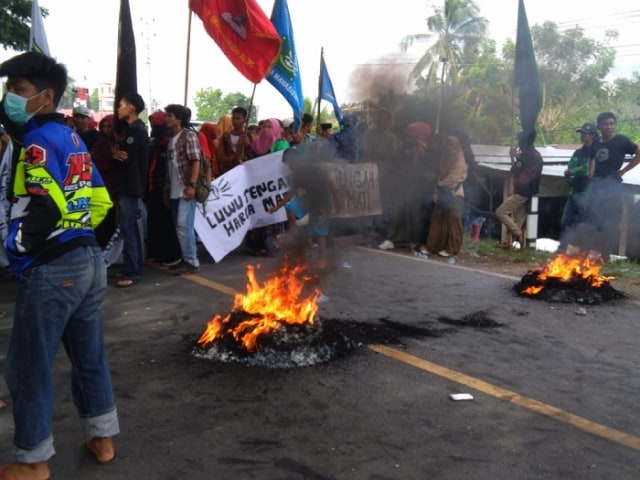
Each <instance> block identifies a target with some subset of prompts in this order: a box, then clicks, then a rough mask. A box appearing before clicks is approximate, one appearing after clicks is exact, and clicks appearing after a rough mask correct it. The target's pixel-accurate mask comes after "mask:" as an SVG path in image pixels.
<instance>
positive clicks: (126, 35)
mask: <svg viewBox="0 0 640 480" xmlns="http://www.w3.org/2000/svg"><path fill="white" fill-rule="evenodd" d="M136 68H137V63H136V39H135V36H134V35H133V25H132V23H131V10H130V8H129V0H120V17H119V20H118V60H117V66H116V87H115V93H114V98H113V108H114V111H115V114H116V118H118V112H117V110H118V102H119V101H120V99H121V98H122V94H123V93H125V92H137V91H138V76H137V70H136Z"/></svg>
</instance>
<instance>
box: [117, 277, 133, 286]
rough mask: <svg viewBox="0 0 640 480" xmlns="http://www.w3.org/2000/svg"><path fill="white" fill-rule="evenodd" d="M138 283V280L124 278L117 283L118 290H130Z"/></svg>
mask: <svg viewBox="0 0 640 480" xmlns="http://www.w3.org/2000/svg"><path fill="white" fill-rule="evenodd" d="M136 283H138V280H134V279H133V278H122V279H120V280H118V282H117V283H116V287H117V288H129V287H132V286H134V285H135V284H136Z"/></svg>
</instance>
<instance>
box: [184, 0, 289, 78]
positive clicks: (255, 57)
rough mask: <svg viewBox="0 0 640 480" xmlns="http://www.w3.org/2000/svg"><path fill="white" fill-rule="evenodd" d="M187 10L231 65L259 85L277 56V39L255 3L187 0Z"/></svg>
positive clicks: (252, 1)
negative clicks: (200, 21)
mask: <svg viewBox="0 0 640 480" xmlns="http://www.w3.org/2000/svg"><path fill="white" fill-rule="evenodd" d="M189 8H190V9H191V11H192V12H194V13H195V14H196V15H198V17H200V19H201V20H202V24H203V25H204V28H205V30H206V31H207V33H208V34H209V36H211V38H213V40H214V41H215V42H216V43H217V44H218V46H219V47H220V49H221V50H222V52H223V53H224V54H225V55H226V56H227V58H228V59H229V60H230V61H231V63H232V64H233V65H234V66H235V67H236V68H237V69H238V70H239V71H240V73H242V75H244V76H245V77H246V78H248V79H249V80H250V81H251V82H253V83H259V82H260V81H261V80H262V79H263V78H264V77H265V76H266V75H267V72H268V71H269V69H270V68H271V66H272V65H273V62H274V61H275V60H276V58H277V57H278V54H279V53H280V42H281V40H280V36H279V35H278V32H277V31H276V29H275V27H274V26H273V24H272V23H271V20H270V19H269V17H267V16H266V15H265V13H264V12H263V11H262V9H261V8H260V6H259V5H258V4H257V2H256V0H189Z"/></svg>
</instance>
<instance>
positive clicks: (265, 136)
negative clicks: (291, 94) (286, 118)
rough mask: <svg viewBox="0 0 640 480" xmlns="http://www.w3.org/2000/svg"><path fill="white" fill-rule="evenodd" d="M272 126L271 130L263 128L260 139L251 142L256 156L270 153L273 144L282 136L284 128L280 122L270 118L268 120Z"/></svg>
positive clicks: (259, 135) (259, 134)
mask: <svg viewBox="0 0 640 480" xmlns="http://www.w3.org/2000/svg"><path fill="white" fill-rule="evenodd" d="M267 122H269V123H270V124H271V128H264V127H263V128H261V129H260V133H258V137H257V138H256V139H255V140H254V141H253V142H251V148H252V149H253V152H254V153H255V154H256V155H264V154H265V153H269V150H271V147H273V144H274V143H276V140H278V139H279V138H280V137H281V136H282V127H281V126H280V120H278V119H277V118H269V119H268V120H267Z"/></svg>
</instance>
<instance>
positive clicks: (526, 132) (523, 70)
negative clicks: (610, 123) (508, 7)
mask: <svg viewBox="0 0 640 480" xmlns="http://www.w3.org/2000/svg"><path fill="white" fill-rule="evenodd" d="M514 80H515V85H516V86H517V87H518V98H519V103H520V124H521V125H522V132H523V136H524V137H525V138H534V136H535V135H534V134H535V129H536V120H537V118H538V113H539V112H540V109H541V108H542V91H541V89H540V78H539V77H538V66H537V65H536V56H535V54H534V52H533V42H532V40H531V31H530V30H529V22H528V21H527V12H526V11H525V9H524V1H523V0H518V31H517V33H516V58H515V76H514Z"/></svg>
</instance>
